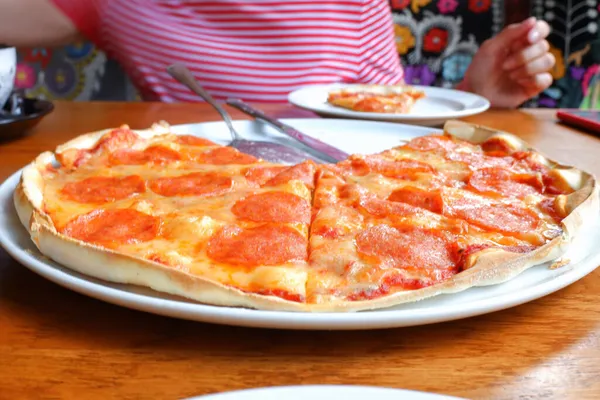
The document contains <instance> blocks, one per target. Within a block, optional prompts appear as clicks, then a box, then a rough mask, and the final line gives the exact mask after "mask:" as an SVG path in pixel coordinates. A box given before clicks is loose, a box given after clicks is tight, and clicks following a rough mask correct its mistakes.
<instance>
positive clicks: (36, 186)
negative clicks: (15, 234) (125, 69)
mask: <svg viewBox="0 0 600 400" xmlns="http://www.w3.org/2000/svg"><path fill="white" fill-rule="evenodd" d="M445 131H446V132H447V133H449V134H451V135H453V136H456V137H458V138H460V139H464V140H467V141H470V142H473V143H481V142H483V141H485V140H487V139H489V138H491V137H501V138H503V140H506V141H507V142H508V143H510V145H511V146H514V148H515V149H516V150H528V149H530V148H529V146H528V145H527V143H525V142H524V141H522V140H521V139H519V138H518V137H516V136H514V135H511V134H508V133H505V132H500V131H494V130H490V129H488V128H483V127H480V126H476V125H472V124H467V123H464V122H459V121H449V122H448V123H447V124H446V126H445ZM106 132H108V130H105V131H100V132H95V133H90V134H86V135H82V136H79V137H77V138H75V139H73V140H71V141H69V142H67V143H65V144H63V145H61V146H58V147H57V149H56V152H57V153H61V152H63V151H66V150H69V149H73V148H77V149H89V148H93V147H94V145H95V144H96V142H97V141H98V140H99V139H100V138H101V137H102V136H103V135H104V134H105V133H106ZM135 132H136V133H138V134H140V135H141V136H143V137H146V138H150V137H152V136H155V135H161V134H165V133H169V132H170V131H169V128H168V125H166V124H165V123H161V124H157V125H154V126H153V127H152V128H151V129H149V130H146V131H135ZM542 157H543V156H542ZM544 160H545V161H544V162H547V163H548V165H551V166H553V167H554V168H555V169H557V170H558V171H559V172H560V175H561V176H562V177H563V178H564V179H565V181H566V182H568V183H569V184H570V185H571V186H572V187H573V188H574V189H576V190H575V192H573V193H572V194H569V195H567V196H559V200H558V201H559V202H560V203H561V204H562V207H564V211H565V212H566V213H568V216H567V217H566V218H565V219H564V220H563V221H562V228H563V234H562V235H561V236H559V237H557V238H555V239H553V240H552V241H550V242H549V243H547V244H545V245H544V246H542V247H540V248H538V249H536V250H534V251H532V252H530V253H526V254H516V253H510V252H507V251H504V250H500V249H487V250H483V251H480V252H477V253H475V254H474V255H472V256H471V257H473V258H472V259H471V260H470V261H471V264H472V266H471V267H470V268H469V269H467V270H466V271H463V272H461V273H459V274H457V275H455V276H454V277H452V278H450V279H449V280H447V281H444V282H442V283H439V284H436V285H433V286H430V287H426V288H422V289H417V290H412V291H403V292H397V293H394V294H391V295H388V296H384V297H381V298H377V299H374V300H364V301H339V302H335V303H326V304H304V303H297V302H293V301H288V300H284V299H282V298H279V297H276V296H266V295H256V294H252V293H247V292H243V291H241V290H239V289H236V288H233V287H230V286H226V285H223V284H221V283H219V282H216V281H213V280H210V279H206V278H203V277H198V276H195V275H191V274H188V273H185V272H183V271H180V270H176V269H172V268H169V267H167V266H164V265H162V264H159V263H156V262H153V261H149V260H146V259H142V258H137V257H133V256H129V255H125V254H120V253H118V252H115V251H112V250H109V249H105V248H102V247H99V246H96V245H92V244H88V243H85V242H82V241H79V240H76V239H72V238H70V237H67V236H65V235H62V234H60V233H59V232H58V231H57V230H56V228H55V226H54V224H53V222H52V221H51V219H50V218H49V216H48V215H47V214H45V213H44V211H43V207H42V205H43V188H44V181H43V178H42V173H41V171H43V170H44V168H46V167H47V165H48V164H49V163H51V162H53V161H54V154H53V153H50V152H46V153H42V154H41V155H39V156H38V157H37V158H36V160H34V161H33V162H32V163H31V164H30V165H28V166H27V167H26V168H25V169H24V170H23V174H22V176H21V180H20V183H19V185H18V187H17V188H16V190H15V193H14V203H15V207H16V210H17V213H18V215H19V219H20V220H21V223H22V224H23V225H24V226H25V227H26V228H27V229H28V231H29V232H30V234H31V238H32V240H33V242H34V243H35V245H36V246H37V247H38V249H39V250H40V251H41V252H42V254H44V255H46V256H48V257H49V258H51V259H53V260H55V261H56V262H58V263H60V264H62V265H64V266H66V267H68V268H70V269H73V270H75V271H77V272H80V273H83V274H85V275H89V276H92V277H95V278H98V279H102V280H105V281H109V282H114V283H121V284H133V285H139V286H143V287H150V288H152V289H154V290H156V291H158V292H164V293H168V294H172V295H177V296H181V297H185V298H188V299H191V300H195V301H199V302H201V303H206V304H214V305H219V306H233V307H249V308H256V309H263V310H279V311H304V312H350V311H360V310H371V309H378V308H386V307H391V306H395V305H398V304H402V303H408V302H414V301H418V300H422V299H425V298H430V297H433V296H437V295H440V294H450V293H456V292H460V291H463V290H466V289H468V288H470V287H473V286H486V285H494V284H498V283H502V282H505V281H507V280H510V279H512V278H514V277H515V276H517V275H518V274H520V273H521V272H523V271H524V270H526V269H528V268H530V267H532V266H535V265H539V264H542V263H545V262H549V261H555V260H556V259H558V258H559V257H561V256H562V255H563V254H564V253H565V251H566V250H567V248H568V247H569V245H570V244H571V243H572V241H573V239H574V238H575V237H576V236H577V234H578V232H579V231H580V230H581V227H582V225H583V222H584V221H590V220H595V219H597V218H598V215H599V212H598V211H599V207H600V201H599V198H600V197H599V189H598V185H597V182H596V180H595V179H594V177H593V176H592V175H590V174H588V173H586V172H582V171H580V170H577V169H575V168H572V167H569V166H564V165H560V164H558V163H556V162H554V161H551V160H549V159H547V158H545V157H544ZM81 260H86V261H85V262H84V263H83V262H81Z"/></svg>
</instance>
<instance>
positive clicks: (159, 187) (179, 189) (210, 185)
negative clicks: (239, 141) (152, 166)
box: [148, 172, 233, 197]
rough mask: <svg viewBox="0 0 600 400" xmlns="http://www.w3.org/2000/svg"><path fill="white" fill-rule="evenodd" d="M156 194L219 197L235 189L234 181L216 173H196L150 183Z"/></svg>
mask: <svg viewBox="0 0 600 400" xmlns="http://www.w3.org/2000/svg"><path fill="white" fill-rule="evenodd" d="M148 186H149V187H150V190H152V191H153V192H154V193H158V194H160V195H161V196H165V197H173V196H203V197H209V196H219V195H222V194H225V193H227V192H229V191H231V190H232V189H233V179H231V178H230V177H228V176H223V175H218V174H216V173H214V172H208V173H203V172H194V173H191V174H186V175H180V176H166V177H163V178H157V179H154V180H152V181H150V182H149V184H148Z"/></svg>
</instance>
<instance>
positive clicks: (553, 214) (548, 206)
mask: <svg viewBox="0 0 600 400" xmlns="http://www.w3.org/2000/svg"><path fill="white" fill-rule="evenodd" d="M555 204H556V198H554V197H552V198H547V199H544V200H542V201H540V202H539V203H538V208H539V209H540V210H541V211H542V212H543V213H544V214H546V215H548V216H550V218H552V219H553V220H554V221H555V222H560V221H562V219H563V218H564V217H566V215H561V213H560V212H559V211H558V210H557V208H556V206H555Z"/></svg>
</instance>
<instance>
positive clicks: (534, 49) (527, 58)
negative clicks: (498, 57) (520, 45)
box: [502, 40, 550, 71]
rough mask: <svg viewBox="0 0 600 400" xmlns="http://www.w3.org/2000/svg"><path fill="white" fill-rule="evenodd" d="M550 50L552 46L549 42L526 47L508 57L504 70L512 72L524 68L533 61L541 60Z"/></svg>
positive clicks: (545, 41) (503, 65)
mask: <svg viewBox="0 0 600 400" xmlns="http://www.w3.org/2000/svg"><path fill="white" fill-rule="evenodd" d="M548 50H550V44H549V43H548V41H547V40H542V41H539V42H537V43H535V44H532V45H531V46H529V47H526V48H524V49H522V50H520V51H517V52H514V53H512V54H510V55H509V56H508V58H507V59H506V61H505V62H504V63H503V64H502V69H504V70H505V71H510V70H512V69H515V68H518V67H522V66H523V65H526V64H527V63H529V62H532V61H533V60H535V59H537V58H540V57H541V56H543V55H544V54H546V53H548Z"/></svg>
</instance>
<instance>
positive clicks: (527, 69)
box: [509, 53, 556, 81]
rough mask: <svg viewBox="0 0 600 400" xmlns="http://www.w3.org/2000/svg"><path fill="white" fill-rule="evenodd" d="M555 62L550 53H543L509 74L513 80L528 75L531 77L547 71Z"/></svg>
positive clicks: (524, 77)
mask: <svg viewBox="0 0 600 400" xmlns="http://www.w3.org/2000/svg"><path fill="white" fill-rule="evenodd" d="M555 62H556V59H555V58H554V56H553V55H552V53H545V54H544V55H542V56H541V57H538V58H536V59H534V60H532V61H529V62H528V63H526V64H525V65H523V66H521V67H519V68H517V69H516V70H514V71H513V72H511V73H510V75H509V76H510V78H511V79H512V80H515V81H518V80H521V79H526V78H528V77H532V76H535V75H537V74H541V73H543V72H548V71H549V70H551V69H552V67H554V63H555Z"/></svg>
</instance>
